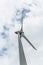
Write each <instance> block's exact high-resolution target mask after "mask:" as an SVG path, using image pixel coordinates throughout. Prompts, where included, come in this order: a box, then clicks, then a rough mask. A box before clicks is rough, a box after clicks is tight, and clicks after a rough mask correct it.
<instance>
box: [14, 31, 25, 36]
mask: <svg viewBox="0 0 43 65" xmlns="http://www.w3.org/2000/svg"><path fill="white" fill-rule="evenodd" d="M15 33H16V34H18V33H19V34H20V35H21V34H23V33H24V32H23V31H16V32H15Z"/></svg>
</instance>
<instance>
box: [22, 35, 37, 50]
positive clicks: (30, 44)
mask: <svg viewBox="0 0 43 65" xmlns="http://www.w3.org/2000/svg"><path fill="white" fill-rule="evenodd" d="M22 36H23V37H24V38H25V39H26V40H27V41H28V43H29V44H30V45H31V46H32V47H33V48H34V49H35V50H37V49H36V48H35V47H34V46H33V44H32V43H31V42H30V41H29V40H28V39H27V37H26V36H25V35H24V34H22Z"/></svg>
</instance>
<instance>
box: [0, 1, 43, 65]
mask: <svg viewBox="0 0 43 65" xmlns="http://www.w3.org/2000/svg"><path fill="white" fill-rule="evenodd" d="M23 8H26V9H30V12H29V13H28V14H27V17H26V18H25V19H24V20H23V23H24V24H23V25H24V26H23V28H24V32H25V35H26V37H27V38H28V39H29V40H30V41H31V42H32V44H33V45H34V46H35V47H36V48H37V51H35V50H34V49H33V48H32V47H31V46H30V45H29V44H28V43H27V42H26V40H25V39H23V38H22V44H23V48H24V53H25V57H26V61H27V65H43V0H0V65H19V53H18V52H19V51H18V40H17V35H16V34H15V33H14V32H15V31H17V30H20V21H17V16H16V12H17V10H22V9H23Z"/></svg>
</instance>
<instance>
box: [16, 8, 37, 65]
mask: <svg viewBox="0 0 43 65" xmlns="http://www.w3.org/2000/svg"><path fill="white" fill-rule="evenodd" d="M28 12H30V10H28V9H22V11H20V10H18V11H17V13H16V15H17V16H19V17H18V18H17V19H16V20H17V21H20V22H21V30H20V31H16V32H15V33H16V34H17V35H18V43H19V59H20V65H27V63H26V59H25V55H24V51H23V46H22V42H21V38H22V37H23V38H25V40H26V41H27V42H28V43H29V44H30V45H31V46H32V47H33V48H34V49H35V50H37V49H36V48H35V47H34V46H33V45H32V43H31V42H30V41H29V40H28V39H27V37H26V36H25V35H24V32H23V19H24V18H25V17H26V13H28ZM20 15H21V17H20Z"/></svg>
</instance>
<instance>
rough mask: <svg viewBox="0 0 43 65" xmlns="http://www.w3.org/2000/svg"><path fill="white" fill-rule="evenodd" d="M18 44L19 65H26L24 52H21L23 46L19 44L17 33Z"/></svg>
mask: <svg viewBox="0 0 43 65" xmlns="http://www.w3.org/2000/svg"><path fill="white" fill-rule="evenodd" d="M18 42H19V59H20V65H27V63H26V59H25V55H24V51H23V46H22V42H21V37H20V34H19V33H18Z"/></svg>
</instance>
